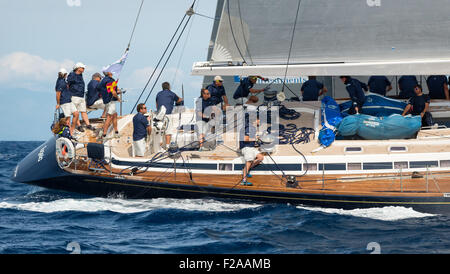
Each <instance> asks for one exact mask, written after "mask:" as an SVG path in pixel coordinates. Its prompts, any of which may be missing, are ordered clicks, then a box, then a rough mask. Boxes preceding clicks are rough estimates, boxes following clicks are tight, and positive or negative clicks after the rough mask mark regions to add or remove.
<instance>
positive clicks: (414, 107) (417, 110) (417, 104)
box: [402, 85, 433, 127]
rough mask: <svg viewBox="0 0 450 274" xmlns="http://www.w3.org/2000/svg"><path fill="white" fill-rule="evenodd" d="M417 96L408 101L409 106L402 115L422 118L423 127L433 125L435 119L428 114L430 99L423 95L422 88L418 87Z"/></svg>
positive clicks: (415, 90)
mask: <svg viewBox="0 0 450 274" xmlns="http://www.w3.org/2000/svg"><path fill="white" fill-rule="evenodd" d="M414 92H415V95H414V96H413V97H411V98H410V99H409V101H408V105H407V106H406V107H405V110H404V111H403V113H402V115H403V116H405V115H406V114H409V113H410V114H412V115H420V116H421V117H422V126H424V127H426V126H431V125H433V117H432V116H431V113H430V112H428V109H429V106H430V97H429V96H428V95H426V94H424V93H423V91H422V86H421V85H416V87H415V88H414Z"/></svg>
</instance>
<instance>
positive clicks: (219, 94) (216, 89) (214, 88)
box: [206, 76, 229, 110]
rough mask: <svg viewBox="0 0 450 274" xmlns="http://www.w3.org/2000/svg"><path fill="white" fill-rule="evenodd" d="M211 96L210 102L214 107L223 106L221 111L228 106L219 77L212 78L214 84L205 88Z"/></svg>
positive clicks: (221, 80)
mask: <svg viewBox="0 0 450 274" xmlns="http://www.w3.org/2000/svg"><path fill="white" fill-rule="evenodd" d="M206 88H207V89H208V90H209V93H210V95H211V101H212V103H213V104H214V105H217V104H221V105H222V103H224V104H223V106H222V109H223V110H225V109H226V107H227V106H229V104H228V98H227V95H226V93H225V88H224V86H223V79H222V77H220V76H216V77H214V82H213V83H212V84H211V85H209V86H207V87H206Z"/></svg>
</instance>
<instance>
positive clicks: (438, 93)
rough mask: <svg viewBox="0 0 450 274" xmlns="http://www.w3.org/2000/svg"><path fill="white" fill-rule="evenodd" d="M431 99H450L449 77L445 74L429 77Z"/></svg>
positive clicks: (428, 84)
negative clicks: (449, 90) (449, 89)
mask: <svg viewBox="0 0 450 274" xmlns="http://www.w3.org/2000/svg"><path fill="white" fill-rule="evenodd" d="M427 86H428V90H429V91H430V93H429V94H428V95H429V96H430V99H446V100H450V97H449V92H448V82H447V77H446V76H444V75H431V76H428V78H427Z"/></svg>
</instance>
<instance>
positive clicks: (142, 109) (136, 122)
mask: <svg viewBox="0 0 450 274" xmlns="http://www.w3.org/2000/svg"><path fill="white" fill-rule="evenodd" d="M146 113H147V107H146V106H145V104H138V105H137V114H136V115H134V117H133V147H134V156H137V157H143V156H144V155H145V150H146V142H145V138H146V137H147V134H148V135H150V134H151V133H152V128H151V126H150V123H149V122H148V118H147V117H145V114H146Z"/></svg>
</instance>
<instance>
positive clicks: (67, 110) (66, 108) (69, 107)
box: [61, 102, 77, 117]
mask: <svg viewBox="0 0 450 274" xmlns="http://www.w3.org/2000/svg"><path fill="white" fill-rule="evenodd" d="M61 109H62V111H63V113H64V116H65V117H70V116H71V115H72V114H73V113H74V112H76V111H77V108H76V107H75V105H74V104H73V103H72V102H69V103H65V104H62V105H61Z"/></svg>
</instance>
